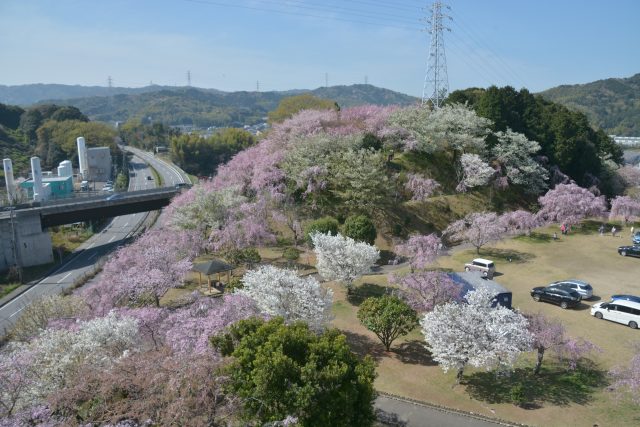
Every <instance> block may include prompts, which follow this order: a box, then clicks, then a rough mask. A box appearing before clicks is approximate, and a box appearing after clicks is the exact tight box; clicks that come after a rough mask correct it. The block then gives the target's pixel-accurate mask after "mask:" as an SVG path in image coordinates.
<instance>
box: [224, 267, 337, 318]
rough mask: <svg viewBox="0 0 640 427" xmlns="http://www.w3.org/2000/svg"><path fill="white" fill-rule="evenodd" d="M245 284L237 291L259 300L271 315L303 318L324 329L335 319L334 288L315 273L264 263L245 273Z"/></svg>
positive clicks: (259, 306)
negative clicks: (303, 273)
mask: <svg viewBox="0 0 640 427" xmlns="http://www.w3.org/2000/svg"><path fill="white" fill-rule="evenodd" d="M242 283H243V285H244V286H243V287H242V288H241V289H237V290H236V291H235V293H236V294H240V295H244V296H247V297H249V298H251V299H252V300H254V301H255V302H256V306H257V307H258V309H259V310H260V311H261V312H263V313H265V314H268V315H270V316H282V317H283V318H284V320H285V322H291V321H296V320H302V321H305V322H307V323H308V324H309V326H310V327H311V328H312V329H314V330H321V329H322V328H324V326H325V325H326V324H327V323H328V322H329V321H330V320H331V306H332V304H333V291H332V290H331V289H328V290H325V289H323V288H322V287H321V286H320V283H319V282H318V280H317V279H316V278H314V277H299V276H298V274H297V273H296V272H295V271H292V270H287V269H282V268H277V267H274V266H272V265H264V266H261V267H259V268H257V269H256V270H250V271H248V272H246V273H245V275H244V276H243V277H242Z"/></svg>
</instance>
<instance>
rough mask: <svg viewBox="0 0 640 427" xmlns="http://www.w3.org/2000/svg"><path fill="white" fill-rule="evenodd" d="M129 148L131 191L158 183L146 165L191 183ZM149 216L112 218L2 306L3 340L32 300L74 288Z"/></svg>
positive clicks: (169, 179)
mask: <svg viewBox="0 0 640 427" xmlns="http://www.w3.org/2000/svg"><path fill="white" fill-rule="evenodd" d="M126 148H127V149H128V151H133V152H135V153H136V154H134V157H133V158H132V160H131V162H130V164H129V171H130V179H129V190H130V191H133V190H145V189H151V188H155V187H156V184H157V183H156V182H155V180H148V179H147V176H153V174H152V173H151V170H150V169H149V167H148V166H147V164H146V162H148V163H150V164H151V165H153V167H154V168H155V169H156V170H157V171H158V173H159V174H160V175H161V176H162V179H163V180H164V182H165V185H167V186H169V185H171V186H173V185H175V184H177V183H180V182H190V181H188V177H186V175H185V174H184V172H182V171H180V170H178V169H177V168H175V167H173V166H171V165H169V164H167V163H166V162H163V161H161V160H159V159H156V158H154V156H153V155H152V154H149V153H145V152H142V151H140V150H135V149H129V147H126ZM108 195H110V193H107V194H105V197H108ZM146 216H147V213H146V212H142V213H136V214H131V215H125V216H120V217H116V218H114V219H112V220H111V222H110V223H109V224H107V225H106V226H105V228H104V229H103V230H102V231H101V232H99V233H97V234H95V235H93V236H92V237H91V238H89V239H88V240H87V241H86V242H84V243H83V244H82V245H81V246H80V247H79V248H78V249H77V250H76V251H75V252H74V253H73V254H72V255H71V257H70V258H69V259H67V260H66V261H65V263H64V264H62V265H61V266H59V267H58V268H57V269H56V270H55V271H54V272H53V273H51V274H50V275H49V276H47V277H45V278H43V279H42V280H40V281H39V282H38V283H36V284H35V285H33V286H31V287H30V288H29V289H28V290H26V291H25V292H23V293H22V294H20V295H19V296H18V297H16V298H14V299H13V300H11V301H10V302H8V303H6V304H5V305H3V306H2V307H0V337H1V336H4V335H5V334H6V333H7V332H8V330H9V329H10V327H11V326H12V325H13V324H14V323H15V321H16V320H17V319H18V318H19V316H20V312H21V311H22V310H24V308H25V307H26V306H28V305H29V304H30V303H31V302H32V301H34V300H35V299H38V298H41V297H42V296H45V295H52V294H56V293H59V292H61V291H62V290H63V289H66V288H69V287H71V286H72V285H73V283H74V282H75V281H76V279H78V278H80V277H82V276H83V275H84V274H86V273H88V272H89V271H91V270H92V268H93V266H94V264H95V263H96V262H97V261H98V260H100V258H102V257H103V256H105V255H107V254H108V253H110V252H111V251H112V250H113V249H114V248H116V247H117V246H118V245H120V244H122V243H123V240H124V239H126V238H127V237H128V236H129V235H130V234H131V233H133V232H134V231H135V230H136V228H137V227H138V225H139V224H140V223H141V222H142V221H143V220H144V219H145V218H146Z"/></svg>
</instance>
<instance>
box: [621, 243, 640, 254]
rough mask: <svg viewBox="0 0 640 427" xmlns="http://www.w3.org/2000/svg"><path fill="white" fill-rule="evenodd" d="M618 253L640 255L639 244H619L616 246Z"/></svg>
mask: <svg viewBox="0 0 640 427" xmlns="http://www.w3.org/2000/svg"><path fill="white" fill-rule="evenodd" d="M618 253H619V254H620V255H622V256H636V257H640V245H633V246H620V247H619V248H618Z"/></svg>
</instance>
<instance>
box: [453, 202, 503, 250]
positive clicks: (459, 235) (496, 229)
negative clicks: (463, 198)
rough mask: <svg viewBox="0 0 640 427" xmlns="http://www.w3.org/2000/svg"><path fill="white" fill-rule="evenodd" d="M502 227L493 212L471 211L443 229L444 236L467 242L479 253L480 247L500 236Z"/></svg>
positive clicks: (498, 238)
mask: <svg viewBox="0 0 640 427" xmlns="http://www.w3.org/2000/svg"><path fill="white" fill-rule="evenodd" d="M502 233H503V228H502V226H501V224H500V220H499V217H498V215H497V214H496V213H495V212H473V213H470V214H468V215H467V216H465V217H464V218H463V219H460V220H458V221H455V222H454V223H452V224H450V225H449V226H448V227H447V229H446V230H445V231H444V234H445V235H446V236H449V237H450V238H453V239H454V240H461V241H464V242H468V243H470V244H471V245H473V246H474V247H475V248H476V253H480V248H481V247H483V246H485V245H486V244H487V243H491V242H495V241H497V240H500V239H501V238H502Z"/></svg>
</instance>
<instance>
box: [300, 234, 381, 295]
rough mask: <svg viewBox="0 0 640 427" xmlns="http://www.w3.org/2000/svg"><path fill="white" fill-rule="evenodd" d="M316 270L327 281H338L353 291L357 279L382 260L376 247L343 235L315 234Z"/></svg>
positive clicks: (313, 240) (313, 239)
mask: <svg viewBox="0 0 640 427" xmlns="http://www.w3.org/2000/svg"><path fill="white" fill-rule="evenodd" d="M311 241H312V242H313V246H314V251H315V253H316V258H317V262H316V268H317V269H318V273H320V275H321V276H322V277H323V278H324V279H325V280H336V281H338V282H341V283H343V284H344V285H345V286H347V290H348V291H350V290H351V286H352V283H353V281H354V280H355V279H357V278H358V277H360V276H362V275H363V274H365V273H367V272H368V271H370V270H371V267H372V266H373V264H374V263H375V262H376V261H377V260H378V258H380V252H379V251H378V249H376V247H375V246H373V245H369V244H367V243H364V242H356V241H355V240H353V239H351V238H349V237H344V236H343V235H341V234H338V235H336V236H332V235H331V234H322V233H318V232H316V233H313V234H312V235H311Z"/></svg>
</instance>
